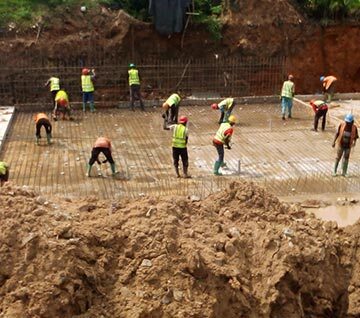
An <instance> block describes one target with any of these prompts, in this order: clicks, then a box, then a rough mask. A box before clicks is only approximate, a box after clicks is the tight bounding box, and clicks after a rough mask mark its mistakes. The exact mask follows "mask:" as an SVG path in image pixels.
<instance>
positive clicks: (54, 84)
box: [50, 77, 60, 92]
mask: <svg viewBox="0 0 360 318" xmlns="http://www.w3.org/2000/svg"><path fill="white" fill-rule="evenodd" d="M59 89H60V80H59V79H58V78H57V77H50V91H51V92H52V91H58V90H59Z"/></svg>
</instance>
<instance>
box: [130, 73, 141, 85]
mask: <svg viewBox="0 0 360 318" xmlns="http://www.w3.org/2000/svg"><path fill="white" fill-rule="evenodd" d="M128 73H129V85H134V84H137V85H140V79H139V72H138V70H135V69H131V70H129V71H128Z"/></svg>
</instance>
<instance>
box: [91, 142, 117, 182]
mask: <svg viewBox="0 0 360 318" xmlns="http://www.w3.org/2000/svg"><path fill="white" fill-rule="evenodd" d="M100 153H103V154H104V156H105V158H106V162H109V163H110V167H111V172H112V175H113V176H114V175H115V174H116V173H117V171H116V167H115V162H114V159H113V157H112V155H111V141H110V139H109V138H106V137H99V138H98V139H96V141H95V144H94V147H93V148H92V151H91V158H90V160H89V163H88V164H87V167H86V176H87V177H90V172H91V168H92V166H93V164H94V163H95V161H96V162H98V163H99V162H100V161H99V159H98V157H99V155H100ZM103 163H104V162H103Z"/></svg>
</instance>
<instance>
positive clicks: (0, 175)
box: [0, 161, 9, 186]
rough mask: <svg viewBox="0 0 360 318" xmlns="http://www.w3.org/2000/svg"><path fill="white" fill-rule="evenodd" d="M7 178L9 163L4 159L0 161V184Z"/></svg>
mask: <svg viewBox="0 0 360 318" xmlns="http://www.w3.org/2000/svg"><path fill="white" fill-rule="evenodd" d="M8 180H9V165H8V164H7V163H6V162H5V161H0V186H3V184H4V183H5V182H7V181H8Z"/></svg>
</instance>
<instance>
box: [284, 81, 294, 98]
mask: <svg viewBox="0 0 360 318" xmlns="http://www.w3.org/2000/svg"><path fill="white" fill-rule="evenodd" d="M281 97H287V98H293V97H294V83H293V82H292V81H285V82H284V84H283V86H282V89H281Z"/></svg>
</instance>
